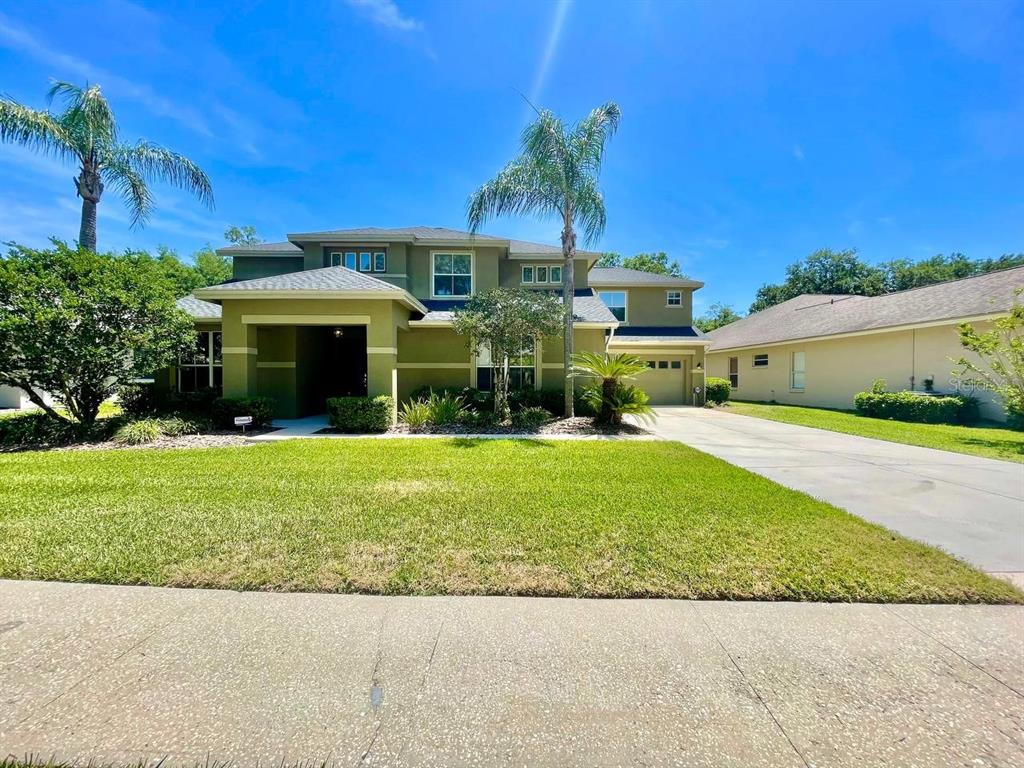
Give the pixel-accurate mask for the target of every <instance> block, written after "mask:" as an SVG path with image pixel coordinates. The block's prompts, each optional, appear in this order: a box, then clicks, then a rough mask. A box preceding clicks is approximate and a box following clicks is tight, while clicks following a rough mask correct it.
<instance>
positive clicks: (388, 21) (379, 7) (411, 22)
mask: <svg viewBox="0 0 1024 768" xmlns="http://www.w3.org/2000/svg"><path fill="white" fill-rule="evenodd" d="M345 1H346V2H347V3H348V4H349V5H350V6H351V7H352V8H355V9H356V11H358V12H359V13H360V14H361V15H362V16H364V17H366V18H367V19H369V20H370V21H372V22H373V23H374V24H377V25H379V26H381V27H384V28H386V29H393V30H396V31H398V32H417V31H419V30H421V29H423V22H422V21H420V20H419V19H414V18H413V17H411V16H405V15H403V14H402V11H401V10H400V9H399V7H398V6H397V5H396V4H395V2H394V0H345Z"/></svg>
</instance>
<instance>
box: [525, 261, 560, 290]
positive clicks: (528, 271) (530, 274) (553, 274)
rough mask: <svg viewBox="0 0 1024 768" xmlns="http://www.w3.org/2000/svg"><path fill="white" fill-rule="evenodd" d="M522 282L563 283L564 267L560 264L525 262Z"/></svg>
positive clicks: (527, 283)
mask: <svg viewBox="0 0 1024 768" xmlns="http://www.w3.org/2000/svg"><path fill="white" fill-rule="evenodd" d="M522 282H523V284H524V285H561V284H562V268H561V267H560V266H549V265H543V266H541V265H540V264H524V265H523V279H522Z"/></svg>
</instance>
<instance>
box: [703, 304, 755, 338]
mask: <svg viewBox="0 0 1024 768" xmlns="http://www.w3.org/2000/svg"><path fill="white" fill-rule="evenodd" d="M742 319H743V317H742V315H738V314H736V312H735V311H734V310H733V308H732V307H730V306H729V305H728V304H719V303H717V302H716V303H715V304H712V305H711V306H710V307H708V311H707V312H705V313H704V314H703V315H701V316H700V317H699V318H697V319H696V320H695V321H694V323H693V324H694V325H695V326H697V327H698V328H699V329H700V330H702V331H703V332H704V333H707V332H708V331H713V330H715V328H721V327H722V326H723V325H728V324H729V323H735V322H736V321H737V320H742Z"/></svg>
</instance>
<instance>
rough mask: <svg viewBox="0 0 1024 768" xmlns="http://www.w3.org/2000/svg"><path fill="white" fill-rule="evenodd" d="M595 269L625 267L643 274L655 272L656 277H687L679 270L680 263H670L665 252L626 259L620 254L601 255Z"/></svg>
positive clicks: (673, 261)
mask: <svg viewBox="0 0 1024 768" xmlns="http://www.w3.org/2000/svg"><path fill="white" fill-rule="evenodd" d="M594 266H595V267H625V268H626V269H638V270H640V271H641V272H653V273H654V274H656V275H669V276H670V277H686V275H684V274H683V272H682V270H680V268H679V262H678V261H675V260H674V259H673V260H672V261H669V258H668V254H667V253H665V252H664V251H658V252H657V253H638V254H636V255H635V256H626V257H625V258H624V257H623V256H622V255H621V254H618V253H613V252H610V251H609V252H608V253H603V254H601V258H599V259H598V260H597V263H596V264H594Z"/></svg>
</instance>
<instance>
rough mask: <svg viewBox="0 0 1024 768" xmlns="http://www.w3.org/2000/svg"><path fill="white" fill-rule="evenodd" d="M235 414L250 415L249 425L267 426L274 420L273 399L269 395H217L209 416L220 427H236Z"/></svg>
mask: <svg viewBox="0 0 1024 768" xmlns="http://www.w3.org/2000/svg"><path fill="white" fill-rule="evenodd" d="M236 416H252V424H250V425H249V426H251V427H269V426H270V422H272V421H273V420H274V401H273V400H272V399H271V398H269V397H218V398H217V399H216V400H214V401H213V404H212V405H211V406H210V417H211V418H212V419H213V423H214V424H215V425H216V426H218V427H220V428H221V429H236V427H235V417H236Z"/></svg>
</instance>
